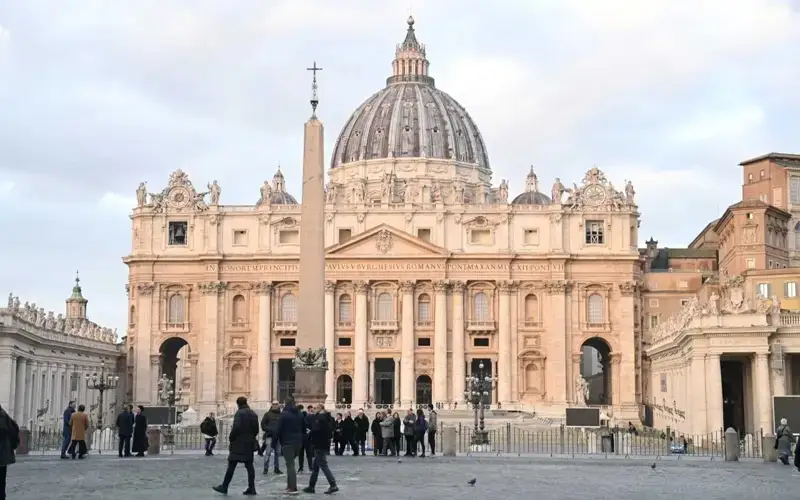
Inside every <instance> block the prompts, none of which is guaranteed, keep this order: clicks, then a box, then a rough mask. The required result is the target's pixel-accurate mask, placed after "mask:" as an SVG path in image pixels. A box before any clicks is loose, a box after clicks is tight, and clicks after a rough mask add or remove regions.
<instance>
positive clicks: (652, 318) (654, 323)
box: [650, 314, 658, 328]
mask: <svg viewBox="0 0 800 500" xmlns="http://www.w3.org/2000/svg"><path fill="white" fill-rule="evenodd" d="M657 326H658V316H657V315H655V314H654V315H652V316H650V328H655V327H657Z"/></svg>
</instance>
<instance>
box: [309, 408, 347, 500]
mask: <svg viewBox="0 0 800 500" xmlns="http://www.w3.org/2000/svg"><path fill="white" fill-rule="evenodd" d="M308 421H309V426H310V428H311V429H310V433H309V440H310V442H311V446H312V447H313V449H314V462H313V463H314V465H313V466H312V467H311V478H309V480H308V487H307V488H305V489H304V490H303V491H304V492H305V493H314V489H315V487H316V486H317V478H318V477H319V471H320V470H322V473H323V474H325V479H327V480H328V489H327V490H326V491H325V494H326V495H330V494H331V493H336V492H337V491H339V487H338V486H336V478H335V477H333V473H332V472H331V469H330V467H328V455H329V454H330V450H331V438H333V419H332V418H331V414H330V413H328V412H326V411H325V405H323V404H321V403H320V404H318V405H317V406H316V412H315V413H311V414H309V416H308Z"/></svg>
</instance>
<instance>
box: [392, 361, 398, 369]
mask: <svg viewBox="0 0 800 500" xmlns="http://www.w3.org/2000/svg"><path fill="white" fill-rule="evenodd" d="M392 359H394V369H395V370H397V369H398V368H400V365H399V364H398V363H400V358H392Z"/></svg>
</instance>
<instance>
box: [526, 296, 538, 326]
mask: <svg viewBox="0 0 800 500" xmlns="http://www.w3.org/2000/svg"><path fill="white" fill-rule="evenodd" d="M538 322H539V299H538V298H537V297H536V295H534V294H529V295H526V296H525V325H526V326H535V325H536V324H537V323H538Z"/></svg>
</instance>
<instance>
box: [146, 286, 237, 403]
mask: <svg viewBox="0 0 800 500" xmlns="http://www.w3.org/2000/svg"><path fill="white" fill-rule="evenodd" d="M222 288H223V284H222V283H218V282H212V283H204V284H202V285H201V286H200V291H201V293H202V294H203V295H204V298H203V302H204V304H203V305H204V309H205V325H204V331H203V350H202V351H200V358H201V359H200V366H201V368H200V371H201V372H202V373H203V384H202V397H201V398H200V401H201V402H202V403H204V404H205V405H206V406H209V407H216V405H217V403H218V402H219V400H220V395H221V393H220V392H219V387H217V386H218V385H219V384H218V381H219V380H220V378H221V377H220V374H221V371H222V370H220V368H221V367H220V366H218V359H219V356H220V352H219V295H220V292H221V291H222ZM154 373H158V372H157V371H156V372H154ZM153 401H157V399H154V400H153Z"/></svg>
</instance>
